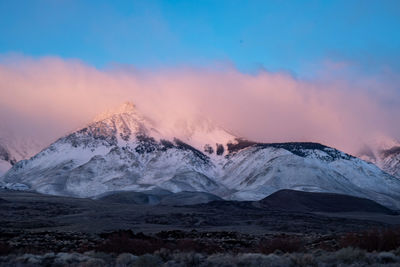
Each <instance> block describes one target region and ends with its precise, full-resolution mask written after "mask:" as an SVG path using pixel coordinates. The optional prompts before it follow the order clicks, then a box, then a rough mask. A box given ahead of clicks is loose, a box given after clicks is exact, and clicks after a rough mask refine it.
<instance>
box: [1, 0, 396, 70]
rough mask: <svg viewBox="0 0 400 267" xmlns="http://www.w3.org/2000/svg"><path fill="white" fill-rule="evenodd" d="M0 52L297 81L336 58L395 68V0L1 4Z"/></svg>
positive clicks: (366, 66)
mask: <svg viewBox="0 0 400 267" xmlns="http://www.w3.org/2000/svg"><path fill="white" fill-rule="evenodd" d="M0 53H1V54H8V53H21V54H24V55H28V56H34V57H40V56H60V57H62V58H78V59H81V60H82V61H84V62H86V63H88V64H90V65H94V66H96V67H98V68H103V67H107V66H109V65H110V64H115V63H117V64H132V65H134V66H136V67H139V68H160V67H169V66H180V65H194V66H198V65H200V66H213V65H215V64H218V63H220V62H223V63H227V64H233V65H234V66H236V67H237V68H238V69H239V70H242V71H245V72H251V71H254V70H257V69H259V68H265V69H267V70H271V71H277V70H285V71H289V72H292V73H294V74H295V75H300V76H301V75H305V72H307V71H308V70H310V69H312V68H315V64H318V62H323V61H325V60H333V61H342V60H344V61H354V62H357V64H359V65H360V66H362V68H364V69H366V70H368V71H371V70H372V71H374V70H375V69H377V68H380V67H382V66H389V67H390V68H395V69H400V63H399V62H400V1H398V0H394V1H389V0H380V1H378V0H376V1H368V0H364V1H361V0H360V1H351V0H347V1H340V0H338V1H322V0H321V1H306V0H303V1H283V0H281V1H266V0H264V1H235V0H230V1H223V0H215V1H201V0H199V1H188V0H187V1H173V0H171V1H150V0H143V1H101V0H96V1H74V0H65V1H61V0H60V1H56V0H55V1H50V0H49V1H22V0H21V1H12V0H0Z"/></svg>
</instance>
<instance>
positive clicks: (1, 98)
mask: <svg viewBox="0 0 400 267" xmlns="http://www.w3.org/2000/svg"><path fill="white" fill-rule="evenodd" d="M399 82H400V78H399V75H398V74H397V73H393V72H390V71H389V70H386V71H384V72H381V73H379V74H376V75H366V74H363V73H362V72H361V71H357V70H354V66H352V65H351V64H348V63H346V64H342V63H340V64H338V63H335V64H333V63H330V64H322V65H321V68H320V70H319V71H318V72H317V73H316V74H315V75H314V77H313V78H312V79H296V78H294V77H293V76H291V75H289V74H287V73H283V72H274V73H271V72H268V71H264V70H263V71H260V72H259V73H257V74H254V75H250V74H245V73H241V72H239V71H238V70H236V69H234V68H230V67H226V68H222V69H221V68H219V69H209V68H190V67H179V68H165V69H158V70H143V69H141V70H140V69H135V68H130V67H129V68H109V69H105V70H99V69H96V68H94V67H91V66H89V65H86V64H85V63H83V62H80V61H76V60H63V59H60V58H57V57H43V58H39V59H32V58H28V57H15V56H6V57H3V58H2V59H1V60H0V125H1V127H2V128H3V129H6V128H10V129H12V130H13V131H19V132H22V133H24V134H27V135H31V136H36V137H37V138H39V139H42V140H43V141H44V142H50V141H53V140H54V139H56V138H57V137H59V136H60V135H63V134H65V133H66V132H69V131H71V130H74V129H76V128H77V127H80V126H82V125H83V124H85V123H86V122H88V121H90V120H91V119H92V118H93V117H94V116H95V115H96V114H98V113H101V112H102V111H104V110H105V109H108V108H111V107H114V106H117V105H119V104H121V103H123V102H125V101H133V102H134V103H135V105H136V106H137V107H138V109H139V110H141V111H142V112H143V113H144V114H146V115H148V116H150V117H152V118H153V119H155V120H158V121H164V123H169V122H171V123H173V121H176V120H182V119H192V118H194V117H197V116H202V117H207V118H210V119H212V120H213V121H215V122H216V123H218V124H220V125H221V126H222V127H224V128H226V129H230V130H232V131H233V132H234V133H236V134H238V135H241V136H244V137H246V138H248V139H253V140H257V141H263V142H286V141H314V142H321V143H324V144H327V145H330V146H334V147H337V148H340V149H342V150H345V151H346V152H350V153H355V152H356V151H357V149H359V148H360V147H361V146H362V145H363V143H365V142H368V140H370V139H371V138H373V137H375V136H377V135H379V136H388V137H392V138H399V137H400V124H399V123H398V118H399V117H400V92H399V91H400V90H399V84H400V83H399Z"/></svg>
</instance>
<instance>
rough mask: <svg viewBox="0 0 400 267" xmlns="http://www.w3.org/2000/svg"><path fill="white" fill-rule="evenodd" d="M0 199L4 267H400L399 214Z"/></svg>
mask: <svg viewBox="0 0 400 267" xmlns="http://www.w3.org/2000/svg"><path fill="white" fill-rule="evenodd" d="M0 199H1V200H2V201H1V202H0V214H1V216H0V266H346V265H351V266H366V265H372V266H381V265H388V266H399V265H400V248H399V247H400V228H399V223H398V222H399V215H397V214H398V213H393V214H391V213H387V212H384V213H374V212H372V213H371V212H370V213H365V212H364V213H360V212H350V213H349V212H346V213H343V212H336V213H332V212H324V210H319V211H318V212H312V211H304V210H303V211H301V210H294V211H286V212H285V211H282V210H274V209H273V208H271V205H272V204H271V203H272V202H270V203H269V207H268V208H265V207H263V206H260V205H259V204H258V203H250V202H229V201H228V202H218V201H217V202H212V203H206V204H197V205H183V206H177V205H156V206H151V205H136V204H127V203H115V202H107V201H100V200H91V199H76V198H65V197H54V196H46V195H40V194H36V193H30V192H9V191H3V192H0Z"/></svg>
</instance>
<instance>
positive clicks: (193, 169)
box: [0, 103, 400, 209]
mask: <svg viewBox="0 0 400 267" xmlns="http://www.w3.org/2000/svg"><path fill="white" fill-rule="evenodd" d="M396 151H397V150H395V151H394V152H393V153H394V154H396V153H397V154H396V155H397V156H394V157H393V156H391V159H392V160H393V161H396V159H398V156H399V154H398V151H397V152H396ZM393 153H392V154H393ZM389 154H390V153H389ZM389 154H388V155H389ZM396 157H397V158H396ZM3 158H4V159H3V161H6V160H5V158H6V157H5V156H3ZM10 158H12V157H11V156H8V161H7V162H10V160H9V159H10ZM385 162H386V161H385ZM14 163H15V162H13V163H11V162H10V165H13V166H12V168H11V169H10V170H9V171H8V172H7V173H6V174H4V175H3V176H2V177H1V178H0V181H1V183H2V184H3V186H5V187H8V188H13V189H24V190H25V189H26V190H35V191H38V192H41V193H46V194H54V195H66V196H77V197H98V196H100V195H103V194H107V193H109V192H114V191H121V190H122V191H128V190H129V191H138V192H141V191H148V190H167V191H169V192H174V193H177V192H182V191H192V192H204V193H209V194H213V195H216V196H218V197H220V198H223V199H228V200H260V199H263V198H265V197H266V196H268V195H270V194H272V193H274V192H276V191H278V190H281V189H294V190H301V191H310V192H326V193H340V194H346V195H352V196H357V197H363V198H368V199H372V200H374V201H376V202H378V203H380V204H382V205H385V206H387V207H389V208H393V209H400V193H399V192H400V179H398V178H396V177H394V176H393V175H390V174H389V173H392V174H394V175H397V174H398V173H397V171H396V170H394V169H395V168H396V164H397V167H398V161H397V163H390V164H389V163H388V164H389V165H390V166H392V167H393V168H394V169H393V171H387V172H389V173H387V172H384V171H382V170H381V169H380V168H378V167H377V166H376V165H374V164H372V163H368V162H366V161H363V160H362V159H360V158H356V157H353V156H351V155H348V154H346V153H343V152H341V151H338V150H336V149H334V148H330V147H327V146H324V145H321V144H318V143H272V144H265V143H256V142H251V141H247V140H244V139H241V138H238V137H237V136H235V135H233V134H231V133H229V132H227V131H225V130H224V129H222V128H220V127H218V126H216V125H215V124H213V123H212V122H211V121H209V120H207V119H203V118H198V119H196V120H193V121H186V122H184V123H179V124H173V125H169V126H168V127H165V126H160V125H158V124H157V123H155V122H153V121H151V120H150V119H148V118H146V117H145V116H143V115H142V114H140V112H139V111H138V110H137V109H136V108H135V106H134V105H133V104H132V103H125V104H124V105H122V106H121V107H119V108H117V109H116V110H114V111H110V112H106V113H104V114H102V115H100V116H98V117H97V118H96V119H95V120H94V121H93V122H91V123H89V124H88V125H86V126H85V127H83V128H81V129H79V130H77V131H75V132H72V133H70V134H68V135H66V136H64V137H61V138H60V139H58V140H57V141H56V142H54V143H53V144H51V145H50V146H48V147H47V148H45V149H44V150H42V151H41V152H40V153H38V154H36V155H35V156H33V157H32V158H30V159H27V160H21V161H19V162H17V163H15V164H14ZM378 165H379V164H378ZM389 165H388V166H389ZM385 166H386V165H385Z"/></svg>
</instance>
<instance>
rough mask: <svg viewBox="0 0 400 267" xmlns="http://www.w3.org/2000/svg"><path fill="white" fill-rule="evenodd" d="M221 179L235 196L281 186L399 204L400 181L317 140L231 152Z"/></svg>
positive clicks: (245, 196) (264, 193)
mask: <svg viewBox="0 0 400 267" xmlns="http://www.w3.org/2000/svg"><path fill="white" fill-rule="evenodd" d="M224 169H225V174H224V176H223V177H222V182H223V184H225V185H226V186H227V187H228V188H234V189H236V190H238V191H237V192H236V193H235V194H234V195H232V198H233V199H239V200H243V199H252V200H258V199H261V198H262V197H264V196H267V195H270V194H272V193H274V192H276V191H278V190H280V189H294V190H302V191H310V192H332V193H342V194H347V195H353V196H360V197H365V198H370V199H374V200H376V201H377V202H379V203H382V204H383V203H384V205H387V206H389V207H392V208H399V207H400V202H399V201H400V193H399V192H400V191H399V189H400V181H399V180H398V179H396V178H395V177H393V176H391V175H388V174H387V173H385V172H383V171H382V170H380V169H379V168H378V167H377V166H375V165H373V164H370V163H367V162H365V161H363V160H360V159H358V158H355V157H352V156H350V155H347V154H345V153H343V152H340V151H338V150H335V149H332V148H329V147H325V146H323V145H320V144H316V143H284V144H256V145H253V146H250V147H248V148H246V149H242V150H240V151H238V152H237V153H235V154H233V155H232V156H229V160H228V162H227V163H226V165H225V166H224Z"/></svg>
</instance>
